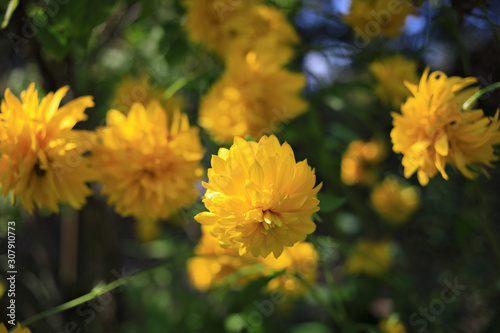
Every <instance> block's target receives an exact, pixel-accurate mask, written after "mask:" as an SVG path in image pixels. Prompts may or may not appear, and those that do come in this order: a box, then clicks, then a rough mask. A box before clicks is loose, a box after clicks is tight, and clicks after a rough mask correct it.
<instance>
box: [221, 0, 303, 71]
mask: <svg viewBox="0 0 500 333" xmlns="http://www.w3.org/2000/svg"><path fill="white" fill-rule="evenodd" d="M246 17H247V18H248V19H249V20H250V21H251V22H250V25H247V26H246V27H242V28H241V29H239V30H240V31H241V32H242V33H240V34H239V35H237V36H236V37H235V38H234V39H233V40H232V41H231V43H230V45H229V47H228V49H227V51H226V53H225V54H224V59H225V60H226V62H231V61H233V59H236V61H239V60H240V59H245V58H246V57H247V56H248V55H249V54H253V55H252V56H253V57H254V58H255V59H254V62H256V63H259V64H260V66H262V67H263V68H267V69H276V67H282V66H283V65H285V64H286V63H288V62H289V61H290V60H291V59H292V57H293V55H294V50H293V48H292V47H291V45H293V44H296V43H298V42H299V36H298V35H297V33H296V32H295V29H294V28H293V26H292V25H291V24H290V23H289V22H288V21H287V19H286V17H285V15H284V13H283V12H282V11H281V10H279V9H277V8H273V7H269V6H264V5H255V6H253V7H252V8H251V10H250V11H249V13H247V16H246ZM239 24H245V22H244V21H239ZM236 65H239V64H236ZM234 70H237V68H235V69H234Z"/></svg>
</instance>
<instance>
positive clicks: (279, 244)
mask: <svg viewBox="0 0 500 333" xmlns="http://www.w3.org/2000/svg"><path fill="white" fill-rule="evenodd" d="M211 165H212V167H211V168H210V169H208V183H203V186H204V187H206V189H207V191H206V193H205V196H204V199H203V202H204V204H205V206H206V207H207V209H208V210H209V211H208V212H203V213H200V214H198V215H196V216H195V219H196V220H197V221H198V222H199V223H201V224H203V225H207V226H209V229H210V232H211V234H212V235H213V236H215V237H216V238H217V239H218V241H219V243H220V244H221V245H222V246H224V247H226V248H232V249H234V250H236V251H238V253H239V254H240V255H244V254H246V253H251V254H252V255H253V256H255V257H257V256H263V257H266V256H267V255H268V254H269V253H271V252H272V253H273V254H274V256H275V257H276V258H278V257H279V256H280V255H281V253H282V252H283V249H284V247H291V246H293V245H294V244H295V243H297V242H299V241H302V240H304V239H305V238H306V236H307V235H308V234H310V233H312V232H313V231H314V230H315V229H316V225H315V224H314V222H313V221H311V216H312V214H313V213H314V212H316V211H318V210H319V207H318V204H319V201H318V199H317V193H318V191H319V189H320V187H321V184H320V185H318V186H316V187H315V183H316V177H315V175H314V170H312V169H311V168H310V167H309V165H308V164H307V161H306V160H305V161H301V162H298V163H296V162H295V156H294V153H293V151H292V148H291V147H290V145H288V144H287V143H286V142H285V143H284V144H283V145H280V143H279V141H278V139H277V138H276V137H275V136H270V137H267V136H263V137H262V138H261V139H260V141H259V142H254V141H251V142H247V141H245V140H243V139H241V138H239V137H236V138H235V139H234V144H233V145H232V146H231V147H230V149H225V148H221V149H219V153H218V155H213V156H212V161H211Z"/></svg>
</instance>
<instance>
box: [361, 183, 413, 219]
mask: <svg viewBox="0 0 500 333" xmlns="http://www.w3.org/2000/svg"><path fill="white" fill-rule="evenodd" d="M370 200H371V203H372V205H373V207H374V208H375V210H376V211H377V213H379V214H380V216H382V217H384V218H385V219H387V222H389V223H393V224H401V223H403V222H406V220H407V219H408V217H409V216H410V215H412V214H413V213H414V212H415V211H416V210H417V208H418V205H419V192H418V189H417V188H416V187H415V186H408V185H405V184H403V183H402V182H401V181H399V180H398V179H397V178H396V177H392V176H389V177H387V178H385V179H384V181H383V182H382V183H381V184H379V185H377V186H375V187H374V188H373V191H372V193H371V196H370Z"/></svg>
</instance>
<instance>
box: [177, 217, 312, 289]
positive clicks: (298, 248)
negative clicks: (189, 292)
mask: <svg viewBox="0 0 500 333" xmlns="http://www.w3.org/2000/svg"><path fill="white" fill-rule="evenodd" d="M195 254H196V256H195V257H193V258H191V259H189V260H188V262H187V270H188V275H189V279H190V281H191V284H192V285H193V286H194V287H195V288H196V289H198V290H200V291H207V290H209V289H212V288H214V287H218V286H221V285H223V284H229V285H230V286H232V287H242V286H244V285H246V284H247V283H248V282H250V281H252V280H254V279H256V278H259V277H262V276H268V275H270V274H273V273H275V272H281V271H283V270H285V272H284V273H283V274H281V275H279V276H277V277H275V278H274V279H272V280H271V281H269V283H268V284H267V287H266V290H267V291H268V292H271V291H274V290H279V291H281V292H282V293H283V295H285V296H287V297H292V298H295V297H299V296H302V295H303V294H305V293H306V292H307V290H308V288H307V287H306V286H305V285H304V283H303V282H302V281H300V280H299V278H297V276H296V275H297V274H300V276H301V278H302V279H304V280H305V281H306V283H308V284H310V285H313V284H314V282H315V281H316V278H317V268H318V253H317V252H316V250H315V249H314V247H313V246H312V244H310V243H306V242H301V243H296V244H295V245H294V246H292V247H289V248H286V249H285V250H284V251H283V253H282V255H281V256H280V257H279V258H278V259H276V258H274V257H272V256H268V257H267V258H262V257H258V258H256V257H253V256H252V255H251V254H250V253H247V254H245V255H243V256H240V255H239V254H238V252H237V251H235V250H233V249H225V248H223V247H221V246H220V245H219V242H218V241H217V238H215V237H213V236H211V235H210V232H209V228H208V227H207V226H203V227H202V237H201V239H200V241H199V243H198V245H197V246H196V248H195ZM258 264H260V265H261V267H259V266H256V269H255V270H253V269H252V270H250V266H253V265H258ZM245 268H246V269H247V270H248V271H246V272H245V271H244V270H245Z"/></svg>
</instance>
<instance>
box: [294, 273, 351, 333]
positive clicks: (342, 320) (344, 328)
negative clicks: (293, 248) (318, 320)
mask: <svg viewBox="0 0 500 333" xmlns="http://www.w3.org/2000/svg"><path fill="white" fill-rule="evenodd" d="M295 276H296V277H297V279H298V280H299V281H300V283H302V284H303V285H304V286H305V287H306V288H307V289H308V290H309V291H310V292H311V295H312V297H313V298H314V299H315V300H316V302H318V303H319V304H320V305H321V306H323V308H324V309H325V310H326V311H327V312H328V314H329V315H330V317H331V318H332V319H333V320H334V321H335V322H336V323H337V325H338V326H339V327H340V328H342V332H346V333H349V332H352V330H351V327H350V326H349V325H348V323H346V318H345V317H344V316H342V315H341V314H340V313H339V312H337V311H336V310H335V309H334V308H333V307H332V305H331V304H330V303H329V302H327V301H326V300H325V299H323V298H322V297H321V295H319V294H318V291H317V290H316V289H315V288H314V286H313V285H312V284H310V283H309V282H308V281H306V280H305V279H304V278H303V277H302V276H301V275H300V274H295Z"/></svg>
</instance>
